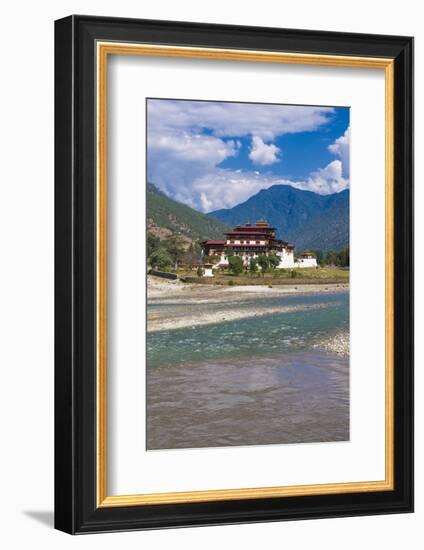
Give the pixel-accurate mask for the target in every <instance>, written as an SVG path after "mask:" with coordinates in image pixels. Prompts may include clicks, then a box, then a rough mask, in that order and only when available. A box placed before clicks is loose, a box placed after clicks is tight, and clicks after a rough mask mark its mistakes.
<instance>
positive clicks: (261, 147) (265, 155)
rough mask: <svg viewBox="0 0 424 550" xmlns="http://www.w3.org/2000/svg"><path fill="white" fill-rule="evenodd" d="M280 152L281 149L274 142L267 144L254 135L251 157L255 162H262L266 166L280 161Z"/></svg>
mask: <svg viewBox="0 0 424 550" xmlns="http://www.w3.org/2000/svg"><path fill="white" fill-rule="evenodd" d="M279 153H280V149H279V148H278V147H277V146H276V145H274V144H273V143H270V144H269V145H267V144H266V143H264V142H263V140H262V139H261V138H260V137H258V136H253V138H252V146H251V148H250V153H249V158H250V160H251V161H252V162H253V163H254V164H261V165H262V166H265V165H267V164H274V162H279V160H280V159H279V158H278V154H279Z"/></svg>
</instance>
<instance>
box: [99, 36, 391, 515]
mask: <svg viewBox="0 0 424 550" xmlns="http://www.w3.org/2000/svg"><path fill="white" fill-rule="evenodd" d="M109 55H138V56H154V57H180V58H191V59H205V60H208V59H214V60H227V61H240V62H243V61H245V62H246V61H247V62H260V63H283V64H296V65H318V66H332V67H351V68H352V67H353V68H361V69H363V68H368V69H383V70H384V72H385V136H386V143H385V150H386V154H385V285H386V288H385V479H384V480H378V481H358V482H347V483H328V484H315V485H288V486H276V487H254V488H242V489H241V488H240V489H237V488H235V489H216V490H215V489H214V490H204V491H184V492H172V493H147V494H130V495H113V496H111V495H108V490H107V468H108V462H107V78H108V77H107V62H108V56H109ZM96 61H97V89H96V100H97V121H96V122H97V151H96V152H97V162H96V165H97V176H96V188H97V208H96V214H97V223H96V232H97V254H96V272H97V296H96V299H97V304H96V312H97V315H96V317H97V319H96V320H97V335H96V362H97V364H96V380H97V391H96V399H97V410H96V417H97V421H96V430H97V436H96V439H97V441H96V442H97V449H96V459H97V460H96V462H97V463H96V470H97V487H96V488H97V507H99V508H105V507H119V506H143V505H149V504H175V503H190V502H212V501H225V500H242V499H257V498H281V497H293V496H307V495H328V494H343V493H365V492H374V491H390V490H393V489H394V402H393V400H394V135H393V132H394V60H393V59H391V58H373V57H355V56H342V55H340V56H339V55H321V54H302V53H287V52H268V51H256V50H237V49H220V48H199V47H188V46H164V45H153V44H140V43H124V42H103V41H98V42H97V43H96Z"/></svg>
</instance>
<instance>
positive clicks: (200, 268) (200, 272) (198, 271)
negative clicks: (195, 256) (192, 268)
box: [196, 265, 205, 277]
mask: <svg viewBox="0 0 424 550" xmlns="http://www.w3.org/2000/svg"><path fill="white" fill-rule="evenodd" d="M196 273H197V276H198V277H203V274H204V273H205V270H204V269H203V267H202V266H201V265H199V267H198V268H197V271H196Z"/></svg>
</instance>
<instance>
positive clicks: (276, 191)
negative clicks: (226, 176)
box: [209, 185, 349, 252]
mask: <svg viewBox="0 0 424 550" xmlns="http://www.w3.org/2000/svg"><path fill="white" fill-rule="evenodd" d="M209 215H210V216H213V217H215V218H216V219H218V220H221V221H222V222H224V223H226V224H228V225H230V226H235V225H237V224H242V223H246V222H251V223H254V222H255V221H256V220H258V219H259V218H262V217H263V218H265V219H266V221H267V222H268V223H269V224H271V225H273V226H274V227H275V228H276V229H277V235H278V237H279V238H281V239H284V240H287V241H290V242H293V244H294V245H295V246H296V251H297V252H300V251H302V250H305V249H316V250H322V251H323V252H326V251H328V250H339V249H341V248H343V247H344V246H347V245H348V244H349V190H345V191H342V192H340V193H335V194H333V195H318V194H317V193H312V192H311V191H303V190H301V189H296V188H294V187H291V186H289V185H273V186H272V187H270V188H269V189H263V190H261V191H259V193H257V194H256V195H254V196H252V197H250V198H249V199H248V200H247V201H245V202H243V203H241V204H239V205H237V206H234V207H233V208H229V209H222V210H216V211H214V212H210V213H209Z"/></svg>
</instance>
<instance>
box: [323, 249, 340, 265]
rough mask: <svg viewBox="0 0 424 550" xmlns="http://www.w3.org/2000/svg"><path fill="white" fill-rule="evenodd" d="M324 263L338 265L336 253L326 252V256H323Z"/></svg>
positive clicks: (332, 251)
mask: <svg viewBox="0 0 424 550" xmlns="http://www.w3.org/2000/svg"><path fill="white" fill-rule="evenodd" d="M325 263H326V265H337V264H338V258H337V253H336V252H334V250H329V251H328V252H327V254H326V255H325Z"/></svg>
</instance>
